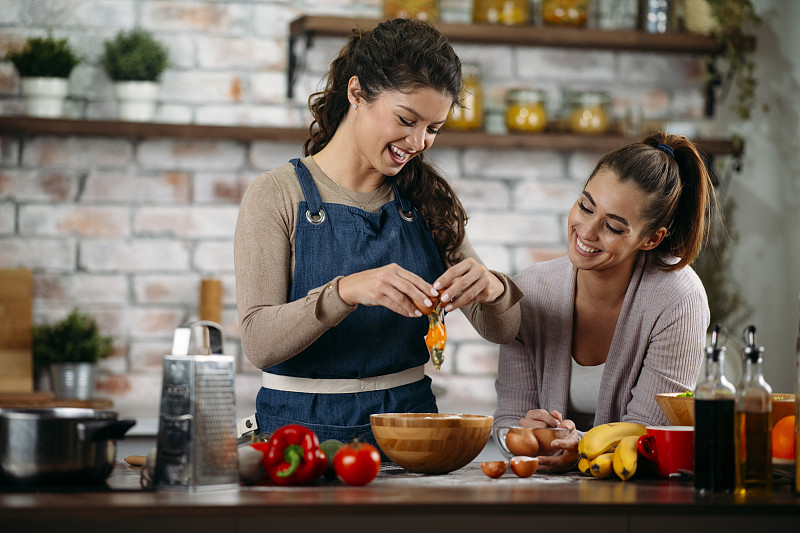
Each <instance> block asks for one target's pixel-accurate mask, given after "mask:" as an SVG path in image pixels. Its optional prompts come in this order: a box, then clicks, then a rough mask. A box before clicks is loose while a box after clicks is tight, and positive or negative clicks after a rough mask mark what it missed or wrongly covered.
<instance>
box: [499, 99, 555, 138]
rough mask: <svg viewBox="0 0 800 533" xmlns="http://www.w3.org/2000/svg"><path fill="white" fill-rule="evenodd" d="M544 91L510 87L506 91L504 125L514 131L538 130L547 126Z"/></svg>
mask: <svg viewBox="0 0 800 533" xmlns="http://www.w3.org/2000/svg"><path fill="white" fill-rule="evenodd" d="M544 104H545V96H544V91H541V90H538V89H511V90H510V91H508V93H506V127H507V128H508V130H509V131H514V132H525V133H527V132H539V131H543V130H544V128H545V126H547V110H546V109H545V105H544Z"/></svg>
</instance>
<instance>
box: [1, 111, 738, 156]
mask: <svg viewBox="0 0 800 533" xmlns="http://www.w3.org/2000/svg"><path fill="white" fill-rule="evenodd" d="M0 135H12V136H35V135H61V136H68V135H77V136H107V137H128V138H134V139H151V138H167V137H169V138H183V139H229V140H238V141H244V142H250V141H273V142H294V143H297V142H302V141H304V140H305V139H306V137H307V136H308V129H307V128H279V127H254V126H216V125H201V124H168V123H158V122H119V121H116V120H83V119H47V118H35V117H27V116H4V117H0ZM695 140H696V141H697V142H698V144H699V145H700V148H701V149H702V150H703V152H704V153H706V154H707V155H709V156H714V155H738V154H740V153H741V152H742V150H743V145H741V144H739V143H736V144H735V143H733V142H731V141H730V140H728V139H718V138H705V139H695ZM629 141H630V139H629V137H626V136H625V135H623V134H622V133H611V134H608V133H607V134H603V135H582V134H574V133H567V132H560V131H548V132H545V133H542V134H527V133H511V134H507V135H497V134H491V133H485V132H483V131H448V132H446V134H444V135H441V136H439V137H438V138H437V139H436V145H437V146H446V147H450V148H494V149H503V148H522V149H534V150H553V151H561V152H569V151H577V150H592V151H598V152H603V151H609V150H612V149H614V148H616V147H619V146H621V145H623V144H625V143H626V142H629Z"/></svg>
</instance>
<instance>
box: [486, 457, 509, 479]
mask: <svg viewBox="0 0 800 533" xmlns="http://www.w3.org/2000/svg"><path fill="white" fill-rule="evenodd" d="M506 468H508V463H507V462H505V461H483V462H481V470H483V473H484V474H486V475H487V476H489V477H490V478H498V477H500V476H502V475H503V474H505V473H506Z"/></svg>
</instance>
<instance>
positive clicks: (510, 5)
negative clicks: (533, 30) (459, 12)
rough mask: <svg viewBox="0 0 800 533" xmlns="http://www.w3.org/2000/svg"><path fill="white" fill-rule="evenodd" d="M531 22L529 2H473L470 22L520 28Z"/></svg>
mask: <svg viewBox="0 0 800 533" xmlns="http://www.w3.org/2000/svg"><path fill="white" fill-rule="evenodd" d="M530 20H531V9H530V0H475V2H474V4H473V8H472V21H473V22H478V23H482V24H505V25H507V26H522V25H525V24H528V23H529V22H530Z"/></svg>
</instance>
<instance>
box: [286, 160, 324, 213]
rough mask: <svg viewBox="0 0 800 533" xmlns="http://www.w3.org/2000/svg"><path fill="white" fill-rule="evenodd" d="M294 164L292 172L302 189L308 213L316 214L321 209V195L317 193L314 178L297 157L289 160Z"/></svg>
mask: <svg viewBox="0 0 800 533" xmlns="http://www.w3.org/2000/svg"><path fill="white" fill-rule="evenodd" d="M291 163H292V165H294V172H295V174H297V181H299V182H300V187H301V188H302V189H303V196H305V197H306V204H308V214H310V215H311V216H317V215H319V214H320V212H321V211H322V197H320V195H319V190H317V185H316V184H315V183H314V178H312V177H311V172H309V170H308V168H307V167H306V166H305V165H304V164H303V162H302V161H300V159H298V158H294V159H292V160H291ZM300 214H301V215H302V213H300Z"/></svg>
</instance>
